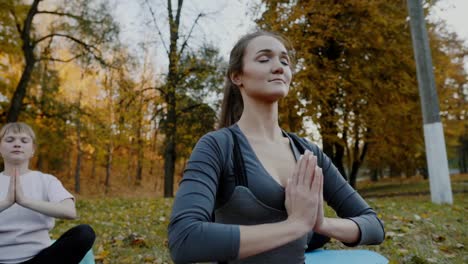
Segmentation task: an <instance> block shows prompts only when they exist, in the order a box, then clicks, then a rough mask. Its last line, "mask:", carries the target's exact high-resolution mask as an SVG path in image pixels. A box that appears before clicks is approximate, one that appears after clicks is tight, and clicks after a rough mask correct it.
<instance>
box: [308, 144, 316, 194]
mask: <svg viewBox="0 0 468 264" xmlns="http://www.w3.org/2000/svg"><path fill="white" fill-rule="evenodd" d="M316 164H317V157H315V155H314V154H313V153H312V152H310V162H309V166H308V167H307V174H308V175H307V178H308V181H307V182H306V186H307V187H308V188H309V190H310V189H311V188H312V182H313V180H314V178H315V167H316Z"/></svg>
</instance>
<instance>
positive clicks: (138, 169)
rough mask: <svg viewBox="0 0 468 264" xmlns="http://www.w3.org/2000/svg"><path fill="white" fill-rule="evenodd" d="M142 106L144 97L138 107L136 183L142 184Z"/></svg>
mask: <svg viewBox="0 0 468 264" xmlns="http://www.w3.org/2000/svg"><path fill="white" fill-rule="evenodd" d="M142 108H143V97H140V105H139V108H138V124H137V126H138V127H137V146H138V147H137V167H136V182H135V185H137V186H140V185H141V182H142V180H143V158H144V156H143V148H144V146H143V135H142V133H143V132H142V130H143V129H142V126H143V125H142V122H143V115H142V112H143V111H142Z"/></svg>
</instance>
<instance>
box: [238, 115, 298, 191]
mask: <svg viewBox="0 0 468 264" xmlns="http://www.w3.org/2000/svg"><path fill="white" fill-rule="evenodd" d="M233 127H234V128H235V129H236V130H237V131H238V132H239V133H240V135H241V137H242V139H243V140H245V142H246V143H247V147H248V148H249V151H251V152H252V153H253V157H254V159H255V161H256V162H257V163H258V164H260V167H261V169H262V170H263V172H264V173H265V174H266V175H268V178H270V179H271V180H272V181H273V182H275V183H276V185H277V186H278V187H280V188H281V190H283V191H284V190H285V186H283V185H281V183H280V182H279V181H277V180H276V179H275V178H274V177H273V176H271V174H270V172H269V171H268V170H267V169H266V168H265V166H263V163H262V162H261V161H260V159H259V158H258V156H257V153H256V152H255V150H254V149H253V147H252V145H251V144H250V141H249V139H248V138H247V136H246V135H245V134H244V132H243V131H242V129H241V128H240V127H239V125H238V124H237V123H235V124H234V125H233ZM281 132H282V134H283V136H284V137H285V138H287V139H288V141H289V148H290V149H291V151H292V155H293V156H294V159H295V160H297V159H296V155H295V152H294V148H293V142H291V138H290V137H289V135H288V133H286V132H285V131H284V130H283V129H281ZM246 176H247V175H246Z"/></svg>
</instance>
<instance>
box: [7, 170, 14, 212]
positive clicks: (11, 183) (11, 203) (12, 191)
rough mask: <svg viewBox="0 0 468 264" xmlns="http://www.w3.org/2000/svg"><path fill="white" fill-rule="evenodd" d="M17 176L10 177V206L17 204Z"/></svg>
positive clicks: (8, 199) (8, 200)
mask: <svg viewBox="0 0 468 264" xmlns="http://www.w3.org/2000/svg"><path fill="white" fill-rule="evenodd" d="M15 187H16V175H14V176H10V186H9V187H8V193H7V196H6V201H7V202H8V204H9V205H13V204H14V203H15V200H16V197H15V192H16V190H15V189H16V188H15Z"/></svg>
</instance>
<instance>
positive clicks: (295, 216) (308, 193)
mask: <svg viewBox="0 0 468 264" xmlns="http://www.w3.org/2000/svg"><path fill="white" fill-rule="evenodd" d="M322 182H323V175H322V169H321V168H319V167H318V166H317V157H315V156H314V155H313V153H312V152H310V151H308V150H306V152H304V155H302V156H301V158H300V159H299V161H298V162H297V164H296V167H295V169H294V173H293V175H292V177H290V178H289V180H288V184H287V186H286V201H285V207H286V210H287V212H288V219H287V221H288V222H290V223H292V224H294V225H299V227H301V228H303V232H304V233H307V232H309V231H311V230H312V229H313V228H314V226H315V224H316V222H317V217H320V216H319V213H320V211H319V207H320V206H322V205H321V203H320V201H321V199H322V197H321V190H320V189H321V188H322Z"/></svg>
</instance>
